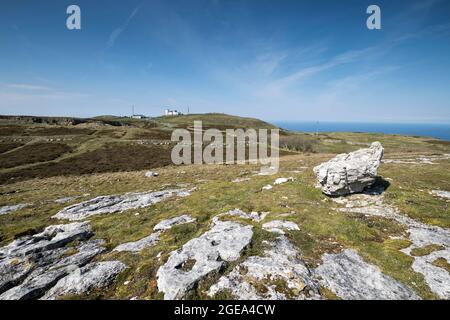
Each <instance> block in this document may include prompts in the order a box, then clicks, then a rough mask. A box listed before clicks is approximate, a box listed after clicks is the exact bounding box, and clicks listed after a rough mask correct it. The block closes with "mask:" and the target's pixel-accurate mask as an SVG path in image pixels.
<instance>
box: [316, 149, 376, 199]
mask: <svg viewBox="0 0 450 320" xmlns="http://www.w3.org/2000/svg"><path fill="white" fill-rule="evenodd" d="M382 157H383V147H382V146H381V144H380V143H379V142H374V143H372V144H371V146H370V148H365V149H360V150H357V151H354V152H350V153H348V154H339V155H337V156H336V157H334V158H333V159H331V160H330V161H328V162H324V163H322V164H320V165H318V166H317V167H314V173H315V174H316V176H317V179H318V181H319V186H320V187H321V189H322V192H323V193H325V194H327V195H330V196H342V195H346V194H351V193H357V192H362V191H363V190H364V189H365V188H367V187H369V186H371V185H372V184H373V183H374V182H375V178H376V176H377V170H378V167H379V166H380V164H381V158H382Z"/></svg>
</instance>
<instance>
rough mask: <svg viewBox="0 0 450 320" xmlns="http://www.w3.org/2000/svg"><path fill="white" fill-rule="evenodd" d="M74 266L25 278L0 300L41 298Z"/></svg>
mask: <svg viewBox="0 0 450 320" xmlns="http://www.w3.org/2000/svg"><path fill="white" fill-rule="evenodd" d="M74 268H75V266H73V265H71V266H68V267H64V268H60V269H56V270H52V271H48V272H45V273H42V274H39V275H37V276H35V277H30V278H27V280H25V281H24V282H23V283H21V284H20V285H18V286H16V287H13V288H12V289H10V290H8V291H6V292H4V293H3V294H1V295H0V300H30V299H36V298H39V297H40V296H42V295H43V294H44V293H45V292H46V291H47V290H48V289H50V288H51V287H52V286H53V285H55V284H56V282H57V281H58V280H59V279H61V278H62V277H64V276H66V275H67V274H69V273H70V272H71V271H73V270H74Z"/></svg>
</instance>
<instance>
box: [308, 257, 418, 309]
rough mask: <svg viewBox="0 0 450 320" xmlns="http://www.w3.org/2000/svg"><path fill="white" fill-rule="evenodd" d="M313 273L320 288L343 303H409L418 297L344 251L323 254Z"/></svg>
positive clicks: (397, 282)
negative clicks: (369, 301) (329, 292)
mask: <svg viewBox="0 0 450 320" xmlns="http://www.w3.org/2000/svg"><path fill="white" fill-rule="evenodd" d="M322 259H323V264H322V265H320V266H319V267H317V268H316V269H315V271H314V273H315V275H316V276H317V277H318V278H319V279H320V280H319V282H320V284H321V285H322V286H324V287H326V288H328V289H329V290H331V291H333V292H334V293H335V294H336V295H337V296H338V297H340V298H342V299H346V300H354V299H357V300H411V299H414V300H416V299H419V297H418V296H417V295H416V294H415V293H414V292H413V291H412V290H411V289H410V288H408V287H407V286H405V285H404V284H402V283H400V282H399V281H397V280H395V279H393V278H391V277H389V276H387V275H385V274H383V273H382V272H381V271H380V270H379V269H378V268H377V267H375V266H373V265H371V264H368V263H366V262H365V261H364V260H363V259H361V257H360V256H359V255H358V253H357V252H356V251H354V250H352V249H346V250H344V251H342V252H340V253H338V254H327V253H326V254H324V255H323V257H322Z"/></svg>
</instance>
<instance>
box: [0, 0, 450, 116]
mask: <svg viewBox="0 0 450 320" xmlns="http://www.w3.org/2000/svg"><path fill="white" fill-rule="evenodd" d="M70 4H77V5H79V6H80V7H81V18H82V30H74V31H69V30H68V29H67V28H66V18H67V14H66V8H67V7H68V6H69V5H70ZM370 4H377V5H379V6H380V8H381V18H382V29H381V30H368V29H367V28H366V19H367V17H368V15H367V14H366V8H367V7H368V5H370ZM449 40H450V2H449V1H445V0H441V1H439V0H420V1H413V0H407V1H400V0H390V1H359V0H358V1H357V0H354V1H352V0H345V1H264V0H259V1H256V0H255V1H232V0H227V1H225V0H208V1H206V0H205V1H200V0H198V1H197V0H180V1H159V0H148V1H145V0H144V1H142V0H139V1H138V0H136V1H134V0H128V1H100V0H96V1H92V0H90V1H87V0H71V1H63V0H53V1H49V0H42V1H31V0H30V1H22V0H15V1H2V4H0V114H32V115H62V116H64V115H70V116H82V117H86V116H94V115H100V114H115V115H127V114H129V113H130V112H131V105H135V110H136V112H137V113H143V114H147V115H159V114H161V113H162V111H163V109H164V106H166V105H169V106H172V107H173V108H176V109H179V110H181V111H183V112H186V111H187V107H189V108H190V111H191V112H195V113H203V112H224V113H230V114H237V115H243V116H252V117H258V118H262V119H266V120H292V121H294V120H312V121H365V122H367V121H382V122H447V123H450V90H449V88H450V41H449Z"/></svg>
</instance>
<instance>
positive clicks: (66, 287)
mask: <svg viewBox="0 0 450 320" xmlns="http://www.w3.org/2000/svg"><path fill="white" fill-rule="evenodd" d="M125 269H126V266H125V264H123V263H122V262H120V261H103V262H94V263H90V264H88V265H86V266H84V267H82V268H76V269H75V270H74V271H73V272H72V273H70V274H69V275H68V276H67V277H64V278H62V279H61V280H59V281H58V282H57V283H56V285H55V286H54V287H53V288H51V289H50V290H49V291H48V292H47V293H46V294H45V295H44V296H43V297H42V299H43V300H54V299H56V298H58V297H61V296H64V295H68V294H73V295H75V294H78V295H79V294H82V293H85V292H89V291H91V290H92V289H93V288H104V287H106V286H108V285H110V284H111V282H113V281H114V280H115V278H116V276H117V275H118V274H119V273H121V272H122V271H123V270H125Z"/></svg>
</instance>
